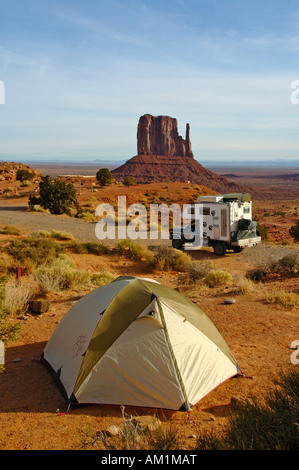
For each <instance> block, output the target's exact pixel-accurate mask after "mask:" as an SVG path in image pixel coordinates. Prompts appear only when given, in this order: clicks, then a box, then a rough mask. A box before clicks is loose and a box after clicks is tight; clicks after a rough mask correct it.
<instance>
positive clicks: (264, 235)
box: [256, 222, 269, 240]
mask: <svg viewBox="0 0 299 470" xmlns="http://www.w3.org/2000/svg"><path fill="white" fill-rule="evenodd" d="M256 228H257V231H258V232H259V234H260V237H261V239H262V240H268V238H269V235H268V230H267V228H266V227H263V226H262V225H261V224H260V223H259V222H257V225H256Z"/></svg>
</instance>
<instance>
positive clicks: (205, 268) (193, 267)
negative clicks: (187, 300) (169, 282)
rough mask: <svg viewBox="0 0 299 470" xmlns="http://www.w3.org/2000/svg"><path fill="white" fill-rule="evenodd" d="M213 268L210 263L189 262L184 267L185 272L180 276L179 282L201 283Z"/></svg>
mask: <svg viewBox="0 0 299 470" xmlns="http://www.w3.org/2000/svg"><path fill="white" fill-rule="evenodd" d="M212 269H214V266H213V264H212V263H210V261H191V263H188V264H187V265H186V272H185V273H184V274H180V276H179V280H180V281H181V282H184V283H196V282H198V281H202V280H203V279H204V278H205V277H206V276H207V275H208V274H209V272H210V271H212Z"/></svg>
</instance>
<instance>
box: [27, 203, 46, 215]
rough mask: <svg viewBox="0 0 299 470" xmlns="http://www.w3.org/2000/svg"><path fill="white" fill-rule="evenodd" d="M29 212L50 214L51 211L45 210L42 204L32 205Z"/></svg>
mask: <svg viewBox="0 0 299 470" xmlns="http://www.w3.org/2000/svg"><path fill="white" fill-rule="evenodd" d="M29 210H30V211H33V212H42V213H44V214H50V211H49V209H45V208H44V207H42V206H41V205H40V204H32V205H30V206H29Z"/></svg>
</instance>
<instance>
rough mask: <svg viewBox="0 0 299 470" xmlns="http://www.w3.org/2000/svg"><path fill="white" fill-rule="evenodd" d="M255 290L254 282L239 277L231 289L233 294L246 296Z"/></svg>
mask: <svg viewBox="0 0 299 470" xmlns="http://www.w3.org/2000/svg"><path fill="white" fill-rule="evenodd" d="M255 289H256V286H255V284H254V282H253V281H252V280H251V279H247V278H246V277H240V278H239V279H238V280H237V282H236V285H235V286H234V287H233V289H232V293H233V294H248V293H249V292H253V291H254V290H255Z"/></svg>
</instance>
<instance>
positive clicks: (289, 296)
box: [266, 291, 299, 310]
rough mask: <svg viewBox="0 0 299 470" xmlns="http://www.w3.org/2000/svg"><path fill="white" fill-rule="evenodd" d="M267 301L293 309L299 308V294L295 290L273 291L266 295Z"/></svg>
mask: <svg viewBox="0 0 299 470" xmlns="http://www.w3.org/2000/svg"><path fill="white" fill-rule="evenodd" d="M266 302H267V303H268V304H277V305H279V306H280V307H283V308H287V309H290V310H293V309H297V308H299V295H298V294H295V293H294V292H285V291H280V292H272V293H270V294H267V295H266Z"/></svg>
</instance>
